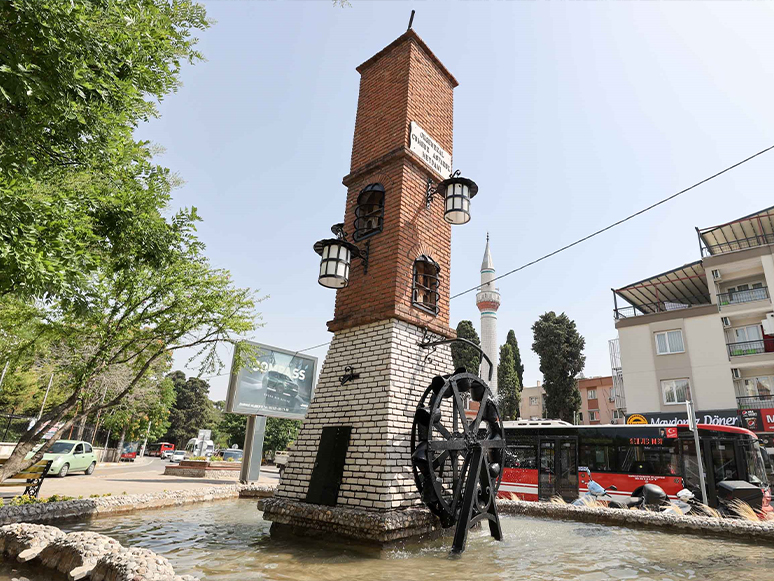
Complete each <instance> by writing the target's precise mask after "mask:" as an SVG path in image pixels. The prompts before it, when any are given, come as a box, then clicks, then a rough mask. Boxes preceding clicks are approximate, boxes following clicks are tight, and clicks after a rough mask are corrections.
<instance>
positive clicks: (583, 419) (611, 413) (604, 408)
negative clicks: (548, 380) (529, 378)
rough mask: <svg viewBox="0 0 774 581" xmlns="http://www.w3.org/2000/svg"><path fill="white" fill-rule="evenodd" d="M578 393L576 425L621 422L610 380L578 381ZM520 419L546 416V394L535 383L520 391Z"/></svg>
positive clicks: (588, 378) (621, 416)
mask: <svg viewBox="0 0 774 581" xmlns="http://www.w3.org/2000/svg"><path fill="white" fill-rule="evenodd" d="M578 390H579V391H580V394H581V409H580V412H579V414H578V416H577V418H576V420H577V423H579V424H586V425H598V424H611V423H612V424H617V423H623V420H624V415H623V412H621V411H620V410H619V409H618V408H617V407H616V398H615V389H614V386H613V378H612V377H611V376H609V375H608V376H606V377H584V378H580V379H578ZM519 414H520V415H519V417H521V418H523V419H525V420H537V419H541V418H545V417H546V392H545V390H544V389H543V385H542V383H541V382H540V381H538V383H537V385H534V386H532V387H525V388H524V389H523V390H522V391H521V403H520V404H519Z"/></svg>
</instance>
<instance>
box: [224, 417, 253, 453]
mask: <svg viewBox="0 0 774 581" xmlns="http://www.w3.org/2000/svg"><path fill="white" fill-rule="evenodd" d="M246 431H247V416H244V415H241V414H223V419H222V420H221V421H220V424H218V433H219V434H223V435H224V436H225V439H226V445H225V446H224V447H227V448H230V447H231V446H233V445H234V444H237V445H238V446H239V447H240V448H241V447H242V446H243V445H244V442H245V432H246Z"/></svg>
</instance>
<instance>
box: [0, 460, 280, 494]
mask: <svg viewBox="0 0 774 581" xmlns="http://www.w3.org/2000/svg"><path fill="white" fill-rule="evenodd" d="M168 464H169V461H168V460H161V459H160V458H150V457H145V458H138V459H137V460H136V461H135V462H124V463H122V464H113V465H106V466H97V468H96V470H94V473H93V474H92V475H91V476H86V475H85V474H82V473H77V474H76V473H74V474H68V475H67V476H65V477H64V478H57V477H53V478H46V479H45V481H44V482H43V486H42V487H41V489H40V497H41V498H46V497H48V496H51V495H52V494H57V495H63V496H73V497H78V496H83V497H84V498H88V497H89V496H90V495H104V494H112V495H119V494H146V493H151V492H164V491H167V490H188V489H191V488H204V487H207V486H223V485H224V484H233V483H234V482H236V479H234V480H215V479H208V478H184V477H181V476H164V467H165V466H167V465H168ZM259 483H260V484H278V483H279V473H278V472H277V470H276V468H274V467H273V466H263V467H262V468H261V478H260V480H259ZM2 492H3V495H2V496H3V498H5V499H8V498H10V497H13V496H17V495H19V494H22V493H23V492H24V490H23V488H21V487H20V488H19V489H18V490H17V489H15V488H4V489H2Z"/></svg>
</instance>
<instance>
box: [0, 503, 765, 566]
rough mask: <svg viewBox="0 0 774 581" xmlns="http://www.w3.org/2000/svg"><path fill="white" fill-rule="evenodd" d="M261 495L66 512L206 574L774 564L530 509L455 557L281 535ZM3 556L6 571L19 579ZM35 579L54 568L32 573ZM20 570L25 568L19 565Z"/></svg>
mask: <svg viewBox="0 0 774 581" xmlns="http://www.w3.org/2000/svg"><path fill="white" fill-rule="evenodd" d="M269 525H270V523H268V522H266V521H263V520H262V519H261V513H260V512H258V511H257V509H256V508H255V501H253V500H239V501H221V502H212V503H205V504H199V505H191V506H185V507H173V508H168V509H163V510H154V511H140V512H137V513H134V514H130V515H125V516H118V517H109V518H98V519H93V520H91V521H84V522H65V523H62V528H63V529H65V530H68V531H71V530H93V531H97V532H100V533H104V534H106V535H110V536H112V537H115V538H116V539H118V540H119V541H120V542H121V543H123V544H124V545H139V546H142V547H147V548H149V549H152V550H154V551H156V552H157V553H160V554H162V555H164V556H166V557H167V558H168V559H169V560H170V561H171V562H172V564H173V565H174V567H175V570H176V571H177V573H178V574H193V575H196V576H198V577H200V578H201V579H205V580H206V581H246V580H253V579H255V580H271V581H290V580H293V581H297V580H298V581H307V580H308V581H329V580H330V581H339V580H341V581H350V580H351V581H355V580H357V581H362V580H364V579H365V580H367V581H396V580H400V581H414V580H417V581H427V580H439V581H456V580H458V579H459V580H466V581H467V580H471V579H475V580H476V581H489V580H498V581H505V580H507V581H521V580H524V581H526V580H529V581H559V580H561V581H564V580H570V579H572V580H580V581H606V580H628V579H634V580H639V581H645V580H647V581H677V580H682V579H697V580H700V581H721V580H722V581H729V580H733V581H748V580H749V581H760V580H761V579H767V578H769V576H770V571H772V570H774V551H772V550H771V548H770V547H768V546H765V545H764V546H756V545H754V544H747V543H736V542H732V541H728V540H721V539H714V538H701V537H696V536H687V535H686V536H682V535H677V534H670V533H662V532H656V531H640V530H631V529H625V528H619V527H607V526H602V525H591V524H582V523H574V522H565V521H550V520H539V519H533V518H528V517H503V519H502V525H503V533H504V536H505V539H504V541H503V542H497V541H494V540H492V539H491V538H490V537H489V536H488V532H486V531H485V530H477V531H472V532H471V536H470V537H469V540H468V548H467V551H466V552H465V553H464V554H463V555H462V556H460V557H456V558H454V557H449V556H448V550H449V546H450V544H451V538H449V537H446V538H439V539H435V540H430V541H423V542H409V543H404V544H402V545H400V546H398V547H393V548H390V549H387V550H384V551H378V550H375V549H371V548H367V547H364V546H359V545H336V546H332V545H330V544H326V543H323V542H321V541H312V540H309V539H282V540H279V539H272V538H271V537H270V536H269ZM9 567H10V565H8V564H6V565H2V566H0V581H7V580H9V579H11V576H9V574H8V573H9ZM24 574H25V576H27V577H28V578H29V579H30V580H31V581H43V580H44V579H45V580H50V579H51V576H50V574H48V573H46V574H45V575H42V576H41V575H37V576H36V575H34V574H30V573H29V572H25V573H24ZM13 576H16V577H18V576H19V573H18V572H17V573H15V574H14V575H13Z"/></svg>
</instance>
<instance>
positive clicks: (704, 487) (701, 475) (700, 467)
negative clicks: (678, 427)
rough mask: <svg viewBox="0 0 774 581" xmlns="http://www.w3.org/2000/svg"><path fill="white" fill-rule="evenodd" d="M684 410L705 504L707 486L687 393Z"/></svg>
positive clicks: (694, 416) (691, 402) (690, 403)
mask: <svg viewBox="0 0 774 581" xmlns="http://www.w3.org/2000/svg"><path fill="white" fill-rule="evenodd" d="M685 410H686V412H687V413H688V427H689V428H690V429H691V431H692V432H693V441H694V445H695V446H696V463H697V468H698V470H699V486H701V501H702V502H703V503H704V504H707V484H706V483H705V482H704V462H703V461H702V450H701V441H700V439H699V428H698V426H697V425H696V414H695V413H694V411H693V401H691V392H690V390H689V391H688V399H687V400H686V402H685Z"/></svg>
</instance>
